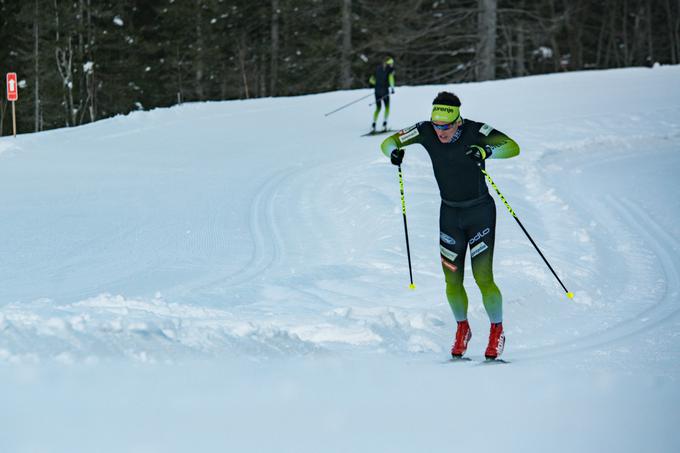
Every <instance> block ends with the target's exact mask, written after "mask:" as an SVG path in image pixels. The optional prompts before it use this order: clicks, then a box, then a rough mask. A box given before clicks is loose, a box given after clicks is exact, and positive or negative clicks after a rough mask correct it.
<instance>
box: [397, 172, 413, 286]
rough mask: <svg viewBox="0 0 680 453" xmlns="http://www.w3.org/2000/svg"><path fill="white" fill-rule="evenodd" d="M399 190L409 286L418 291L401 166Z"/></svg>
mask: <svg viewBox="0 0 680 453" xmlns="http://www.w3.org/2000/svg"><path fill="white" fill-rule="evenodd" d="M399 190H400V191H401V212H402V214H403V215H404V234H405V235H406V256H407V257H408V275H409V277H410V279H411V284H410V285H409V286H408V287H409V288H411V289H416V285H414V284H413V269H412V268H411V248H410V247H409V244H408V226H406V201H405V200H404V178H403V176H402V174H401V165H399Z"/></svg>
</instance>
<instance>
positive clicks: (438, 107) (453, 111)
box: [432, 104, 460, 123]
mask: <svg viewBox="0 0 680 453" xmlns="http://www.w3.org/2000/svg"><path fill="white" fill-rule="evenodd" d="M459 117H460V107H454V106H452V105H444V104H435V105H433V106H432V121H443V122H445V123H453V122H454V121H456V120H457V119H458V118H459Z"/></svg>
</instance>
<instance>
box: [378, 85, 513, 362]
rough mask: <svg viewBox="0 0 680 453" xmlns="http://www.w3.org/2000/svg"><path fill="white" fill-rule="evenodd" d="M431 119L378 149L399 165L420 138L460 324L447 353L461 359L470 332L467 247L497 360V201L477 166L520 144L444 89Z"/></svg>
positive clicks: (449, 292)
mask: <svg viewBox="0 0 680 453" xmlns="http://www.w3.org/2000/svg"><path fill="white" fill-rule="evenodd" d="M432 104H433V106H432V117H431V121H422V122H420V123H418V124H416V125H414V126H411V127H409V128H407V129H403V130H401V131H399V132H397V133H396V134H394V135H392V136H390V137H388V138H387V139H385V141H383V142H382V145H381V148H382V152H383V153H384V154H385V155H386V156H388V157H389V158H390V160H391V162H392V163H393V164H394V165H401V162H402V160H403V158H404V150H403V149H402V148H404V147H405V146H409V145H413V144H415V143H420V144H421V145H423V147H424V148H425V150H426V151H427V153H428V154H429V155H430V159H431V160H432V167H433V170H434V176H435V179H436V180H437V184H438V185H439V193H440V195H441V207H440V211H439V238H440V241H439V249H440V253H441V262H442V269H443V271H444V276H445V279H446V297H447V299H448V302H449V304H450V305H451V309H452V310H453V315H454V317H455V319H456V321H457V323H458V327H457V330H456V337H455V340H454V343H453V346H452V348H451V355H452V356H453V357H454V358H460V357H462V356H463V354H465V351H466V350H467V345H468V341H469V340H470V338H471V337H472V334H471V332H470V325H469V324H468V321H467V310H468V298H467V294H466V293H465V289H464V288H463V269H464V263H465V254H466V252H467V249H468V247H469V248H470V259H471V261H472V273H473V275H474V277H475V281H476V282H477V285H478V286H479V289H480V290H481V292H482V299H483V302H484V308H485V309H486V312H487V314H488V315H489V320H490V321H491V330H490V334H489V343H488V346H487V348H486V352H485V353H484V355H485V356H486V358H487V359H496V358H498V357H499V356H500V355H501V353H502V352H503V346H504V344H505V335H504V333H503V305H502V298H501V293H500V291H499V290H498V287H497V286H496V283H495V282H494V279H493V249H494V239H495V236H496V230H495V229H496V205H495V203H494V201H493V198H492V197H491V195H490V194H489V190H488V188H487V186H486V182H485V180H484V176H483V175H482V172H481V171H480V167H481V168H485V167H484V162H485V160H486V159H489V158H492V159H505V158H508V157H514V156H516V155H518V154H519V146H518V145H517V143H516V142H515V141H514V140H512V139H511V138H510V137H508V136H507V135H505V134H503V133H502V132H500V131H497V130H496V129H494V128H493V127H491V126H489V125H488V124H484V123H478V122H476V121H472V120H468V119H463V118H462V117H461V116H460V105H461V102H460V99H459V98H458V96H456V95H455V94H453V93H449V92H446V91H443V92H441V93H439V94H438V95H437V97H436V98H435V99H434V101H433V103H432Z"/></svg>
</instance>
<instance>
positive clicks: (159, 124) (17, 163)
mask: <svg viewBox="0 0 680 453" xmlns="http://www.w3.org/2000/svg"><path fill="white" fill-rule="evenodd" d="M442 89H449V90H453V91H455V92H456V93H457V94H459V96H460V97H461V99H462V101H463V107H462V113H463V115H464V116H465V117H468V118H471V119H475V120H479V121H484V122H487V123H489V124H492V125H493V126H495V127H496V128H498V129H500V130H502V131H504V132H506V133H508V134H509V135H510V136H512V137H513V138H515V139H516V140H517V141H518V142H519V144H520V146H521V149H522V152H521V154H520V156H519V157H517V158H514V159H510V160H495V161H491V162H490V163H489V164H488V167H487V168H488V171H489V173H490V174H491V176H492V177H493V178H494V180H495V181H496V183H497V184H498V186H499V187H500V189H501V190H502V192H503V194H504V195H505V197H506V198H507V199H508V201H509V202H510V204H511V205H512V207H513V209H514V210H515V212H516V213H517V215H518V216H519V218H520V219H521V221H522V223H523V224H524V225H525V226H526V228H527V229H528V230H529V232H530V233H531V235H532V236H533V238H534V239H535V240H536V242H537V243H538V244H539V246H540V247H541V249H542V251H543V252H544V254H545V255H546V257H547V258H548V259H549V260H550V262H551V264H552V265H553V267H554V268H555V269H556V271H557V272H558V274H559V275H560V277H561V279H562V280H563V282H564V283H565V285H566V286H567V288H569V290H570V291H573V292H574V293H575V298H574V299H573V300H570V299H568V298H567V297H566V296H565V294H564V291H563V290H562V289H561V287H560V286H559V284H558V283H557V282H556V281H555V279H554V277H553V276H552V274H550V272H549V270H548V269H547V267H546V266H545V265H544V263H543V262H542V261H541V259H540V257H539V256H538V254H537V253H536V252H535V250H534V249H533V247H532V246H531V244H530V243H529V242H528V240H527V239H526V237H525V236H524V234H523V233H522V231H521V230H520V229H519V227H518V226H517V225H516V223H515V222H514V220H513V219H512V218H511V217H510V215H509V214H508V213H507V212H506V211H505V208H504V207H503V205H502V203H500V202H498V203H497V209H498V219H499V220H498V232H497V247H496V253H495V275H496V280H497V283H498V285H499V287H500V288H501V291H502V292H503V295H504V302H505V310H504V313H505V320H504V325H505V330H506V336H507V345H506V351H505V354H504V358H505V359H506V360H507V361H508V362H510V363H507V364H491V365H489V364H486V363H484V362H483V360H482V359H483V351H484V347H485V346H486V338H487V335H488V320H487V318H486V314H485V312H484V310H483V308H482V305H481V298H480V295H479V291H478V290H477V288H476V286H475V284H474V280H473V279H472V275H471V272H469V269H467V273H466V286H467V288H468V294H469V296H470V322H471V326H472V331H473V338H472V341H471V343H470V349H469V356H470V357H471V359H472V360H471V361H469V362H458V363H449V362H448V361H447V358H448V354H449V353H448V351H449V348H450V344H451V341H452V338H453V331H454V321H453V316H452V314H451V312H450V309H449V308H448V305H447V304H446V302H445V297H444V282H443V277H442V272H441V268H440V263H439V258H438V222H437V216H438V209H439V198H438V191H437V188H436V185H435V182H434V179H433V177H432V170H431V166H430V162H429V159H428V157H427V154H426V153H425V152H424V151H423V150H419V149H417V147H416V148H411V149H409V152H408V154H407V158H406V160H405V163H404V165H403V169H404V178H405V190H406V203H407V214H408V221H409V233H410V240H411V252H412V259H413V264H414V279H415V283H416V285H417V288H416V290H414V291H412V290H409V289H408V267H407V261H406V253H405V242H404V236H403V224H402V217H401V207H400V199H399V186H398V180H397V176H396V171H395V168H394V167H393V166H391V165H390V164H389V162H388V161H387V159H385V158H384V157H383V156H382V154H380V152H379V148H378V145H379V143H380V141H381V140H382V138H383V137H360V135H361V134H362V133H363V132H365V131H366V129H367V126H368V125H369V124H370V118H371V112H372V110H371V109H369V108H368V107H367V105H366V104H367V103H368V102H366V103H358V104H355V105H354V106H352V107H350V108H348V109H345V110H343V111H340V112H338V113H336V114H334V115H332V116H329V117H324V113H325V112H328V111H330V110H333V109H334V108H336V107H338V106H340V105H343V104H345V103H347V102H350V101H352V100H354V99H356V98H358V97H360V96H362V95H364V94H365V93H368V91H366V90H355V91H345V92H334V93H327V94H321V95H313V96H301V97H293V98H276V99H258V100H251V101H232V102H216V103H200V104H186V105H183V106H180V107H175V108H171V109H159V110H155V111H151V112H140V113H134V114H131V115H128V116H125V117H116V118H113V119H109V120H104V121H100V122H97V123H95V124H91V125H88V126H83V127H78V128H73V129H62V130H56V131H50V132H44V133H40V134H28V135H22V136H19V137H17V138H16V139H14V138H11V137H3V138H1V139H0V452H12V453H23V452H26V453H28V452H123V451H125V452H163V453H168V452H186V451H192V452H195V451H201V452H203V451H205V452H207V451H290V452H307V451H309V452H318V451H343V452H344V451H367V452H369V451H370V452H375V451H403V452H413V451H454V450H457V449H462V451H491V450H492V449H496V448H498V449H501V450H503V451H517V452H520V451H521V452H533V451H536V452H544V451H551V452H571V451H586V452H602V451H617V452H639V451H654V452H672V451H678V450H680V432H678V430H677V429H676V427H675V425H676V424H677V420H678V416H679V415H680V410H679V409H678V407H679V404H680V385H679V384H680V363H679V361H680V314H679V313H680V260H679V259H678V257H679V252H680V223H679V221H680V197H679V196H678V194H679V193H680V191H679V189H680V182H679V181H678V179H677V174H678V172H679V171H680V144H679V142H680V67H678V66H669V67H655V68H653V69H647V68H631V69H624V70H610V71H593V72H582V73H570V74H558V75H550V76H540V77H527V78H522V79H514V80H504V81H495V82H485V83H474V84H463V85H455V86H421V87H399V88H398V90H397V94H396V95H395V96H394V98H393V100H392V103H393V108H392V110H393V112H392V117H391V124H392V125H393V126H394V127H396V128H399V127H406V126H409V125H411V124H413V123H415V122H417V121H419V120H424V119H427V118H428V115H429V111H430V104H431V100H432V98H433V97H434V96H435V95H436V93H437V92H438V91H440V90H442Z"/></svg>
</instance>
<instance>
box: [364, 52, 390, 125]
mask: <svg viewBox="0 0 680 453" xmlns="http://www.w3.org/2000/svg"><path fill="white" fill-rule="evenodd" d="M368 83H369V85H371V86H372V87H374V89H375V111H374V112H373V124H371V132H375V123H376V121H378V116H379V115H380V108H381V104H385V114H384V117H383V130H384V131H385V130H387V118H388V117H389V116H390V93H391V94H394V58H392V57H387V58H386V59H385V61H383V62H382V64H379V65H378V67H377V68H376V69H375V73H374V74H373V75H372V76H371V78H370V79H368Z"/></svg>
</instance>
